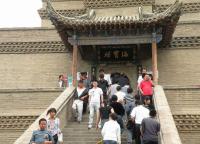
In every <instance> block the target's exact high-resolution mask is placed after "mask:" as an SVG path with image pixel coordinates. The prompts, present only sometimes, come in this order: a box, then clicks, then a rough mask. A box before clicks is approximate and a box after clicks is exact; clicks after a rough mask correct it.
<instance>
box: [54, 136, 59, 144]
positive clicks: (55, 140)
mask: <svg viewBox="0 0 200 144" xmlns="http://www.w3.org/2000/svg"><path fill="white" fill-rule="evenodd" d="M53 139H54V144H57V142H58V135H57V134H56V135H54V136H53Z"/></svg>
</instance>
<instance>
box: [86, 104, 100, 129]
mask: <svg viewBox="0 0 200 144" xmlns="http://www.w3.org/2000/svg"><path fill="white" fill-rule="evenodd" d="M99 108H100V103H90V115H89V126H90V127H91V126H92V123H93V117H94V112H95V111H96V114H98V113H99Z"/></svg>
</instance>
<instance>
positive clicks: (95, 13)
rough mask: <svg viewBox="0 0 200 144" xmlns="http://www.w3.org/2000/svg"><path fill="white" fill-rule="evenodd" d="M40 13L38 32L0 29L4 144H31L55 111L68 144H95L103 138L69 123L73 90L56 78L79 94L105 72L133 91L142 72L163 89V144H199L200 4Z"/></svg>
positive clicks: (63, 2) (72, 3)
mask: <svg viewBox="0 0 200 144" xmlns="http://www.w3.org/2000/svg"><path fill="white" fill-rule="evenodd" d="M38 13H39V15H40V17H41V19H42V27H40V28H12V29H0V35H1V36H0V54H1V55H0V58H1V63H0V70H1V74H0V84H1V88H0V104H1V105H0V111H2V113H1V114H0V117H1V123H0V138H1V140H0V143H6V144H11V143H15V144H23V143H24V144H25V143H27V140H28V139H29V138H30V133H31V132H30V131H31V130H32V129H33V128H34V127H35V122H36V121H37V118H38V117H42V116H44V112H45V110H46V109H47V108H48V107H51V106H55V107H57V108H58V112H59V114H58V116H59V117H60V118H61V119H62V120H63V119H64V120H65V121H67V122H65V125H64V127H63V134H64V143H65V144H72V143H73V144H76V143H77V144H78V143H82V144H86V143H87V144H90V143H91V144H94V143H95V142H96V141H97V140H98V139H97V138H99V133H98V132H96V131H92V132H88V130H87V125H85V127H84V125H83V126H82V127H81V128H76V127H75V124H74V123H72V122H71V121H70V120H69V119H70V108H71V107H70V106H68V105H70V104H71V99H72V98H71V95H72V94H71V93H73V90H72V91H70V90H68V91H67V92H66V93H65V94H64V93H62V89H60V88H58V76H59V75H60V74H64V75H66V76H67V77H72V80H73V82H72V83H73V86H76V84H77V73H78V72H87V73H88V77H89V78H90V79H95V78H98V71H99V69H104V70H105V72H106V73H107V74H111V73H113V72H120V73H124V74H126V75H127V76H128V77H129V79H130V81H131V85H132V86H133V88H135V87H136V85H137V77H138V69H139V67H145V68H147V70H148V71H150V72H152V75H153V81H154V83H155V84H156V85H158V88H157V87H156V88H155V105H156V108H157V110H158V120H159V121H160V122H161V127H162V129H161V134H160V143H161V144H169V143H170V144H198V143H200V142H199V141H200V137H199V134H200V124H199V123H200V107H198V104H199V103H200V89H199V85H200V79H199V77H200V0H179V1H176V0H167V1H166V0H43V8H42V9H40V10H39V11H38ZM159 86H160V87H159ZM161 86H162V87H161ZM160 90H161V91H160ZM64 92H65V91H64ZM70 92H71V93H70ZM61 93H62V94H61ZM66 95H69V98H65V96H66ZM59 101H63V102H62V103H61V102H59ZM63 111H65V114H64V116H63V115H61V114H62V113H63ZM66 111H67V112H66ZM64 117H65V118H64ZM84 119H87V118H86V117H85V118H84ZM165 124H166V126H164V125H165ZM170 124H171V125H170ZM29 126H30V127H29ZM84 128H85V129H84ZM25 130H26V131H25ZM74 131H78V132H77V133H74ZM170 132H171V134H170ZM5 135H6V138H5ZM92 135H93V137H94V136H96V137H95V138H91V137H92ZM173 136H174V140H172V137H173ZM168 140H169V141H168ZM122 143H125V140H122Z"/></svg>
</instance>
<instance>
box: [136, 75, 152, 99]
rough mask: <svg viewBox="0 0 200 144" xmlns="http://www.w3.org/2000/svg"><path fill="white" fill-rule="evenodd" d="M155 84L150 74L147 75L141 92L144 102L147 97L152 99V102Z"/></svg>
mask: <svg viewBox="0 0 200 144" xmlns="http://www.w3.org/2000/svg"><path fill="white" fill-rule="evenodd" d="M153 87H154V85H153V82H152V81H151V78H150V76H149V75H148V74H145V76H144V80H143V81H142V82H141V83H140V87H139V89H140V92H141V94H142V102H143V101H144V98H145V97H147V96H148V97H150V98H151V102H152V96H153Z"/></svg>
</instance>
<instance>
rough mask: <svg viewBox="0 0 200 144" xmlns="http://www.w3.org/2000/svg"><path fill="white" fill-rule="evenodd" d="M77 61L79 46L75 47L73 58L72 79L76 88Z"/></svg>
mask: <svg viewBox="0 0 200 144" xmlns="http://www.w3.org/2000/svg"><path fill="white" fill-rule="evenodd" d="M77 61H78V45H73V56H72V77H73V86H74V87H75V86H76V81H77V80H76V79H77V77H76V76H77Z"/></svg>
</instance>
